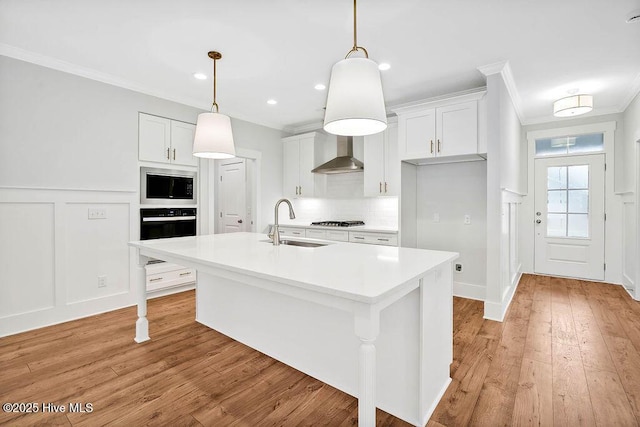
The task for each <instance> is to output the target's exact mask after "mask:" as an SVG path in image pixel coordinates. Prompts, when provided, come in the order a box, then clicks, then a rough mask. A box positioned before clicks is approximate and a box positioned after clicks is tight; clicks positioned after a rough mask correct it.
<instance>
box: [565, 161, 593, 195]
mask: <svg viewBox="0 0 640 427" xmlns="http://www.w3.org/2000/svg"><path fill="white" fill-rule="evenodd" d="M569 188H584V189H588V188H589V165H578V166H569Z"/></svg>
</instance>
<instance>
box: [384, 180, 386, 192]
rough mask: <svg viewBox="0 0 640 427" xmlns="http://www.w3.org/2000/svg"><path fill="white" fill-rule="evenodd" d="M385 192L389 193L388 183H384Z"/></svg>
mask: <svg viewBox="0 0 640 427" xmlns="http://www.w3.org/2000/svg"><path fill="white" fill-rule="evenodd" d="M384 192H385V193H386V192H387V182H386V181H385V183H384Z"/></svg>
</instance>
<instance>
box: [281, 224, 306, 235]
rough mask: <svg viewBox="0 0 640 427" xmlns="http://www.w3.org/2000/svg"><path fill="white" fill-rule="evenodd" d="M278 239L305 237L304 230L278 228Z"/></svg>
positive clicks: (299, 228)
mask: <svg viewBox="0 0 640 427" xmlns="http://www.w3.org/2000/svg"><path fill="white" fill-rule="evenodd" d="M278 229H279V231H280V238H283V237H305V235H306V233H305V229H304V228H302V227H282V226H279V227H278Z"/></svg>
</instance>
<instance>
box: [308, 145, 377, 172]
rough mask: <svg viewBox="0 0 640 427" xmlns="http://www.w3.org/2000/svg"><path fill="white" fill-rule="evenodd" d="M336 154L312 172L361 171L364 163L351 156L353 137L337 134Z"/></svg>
mask: <svg viewBox="0 0 640 427" xmlns="http://www.w3.org/2000/svg"><path fill="white" fill-rule="evenodd" d="M337 154H338V156H337V157H336V158H335V159H332V160H329V161H328V162H327V163H323V164H321V165H320V166H318V167H317V168H315V169H313V170H312V171H311V172H313V173H324V174H332V173H349V172H362V171H363V170H364V164H362V162H361V161H360V160H358V159H356V158H355V157H353V137H352V136H338V153H337Z"/></svg>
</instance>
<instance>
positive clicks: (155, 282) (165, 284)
mask: <svg viewBox="0 0 640 427" xmlns="http://www.w3.org/2000/svg"><path fill="white" fill-rule="evenodd" d="M195 281H196V271H195V270H194V269H192V268H183V269H180V270H173V271H165V272H163V273H156V274H149V275H147V291H155V290H158V289H165V288H171V287H173V286H180V285H186V284H189V283H195Z"/></svg>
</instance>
